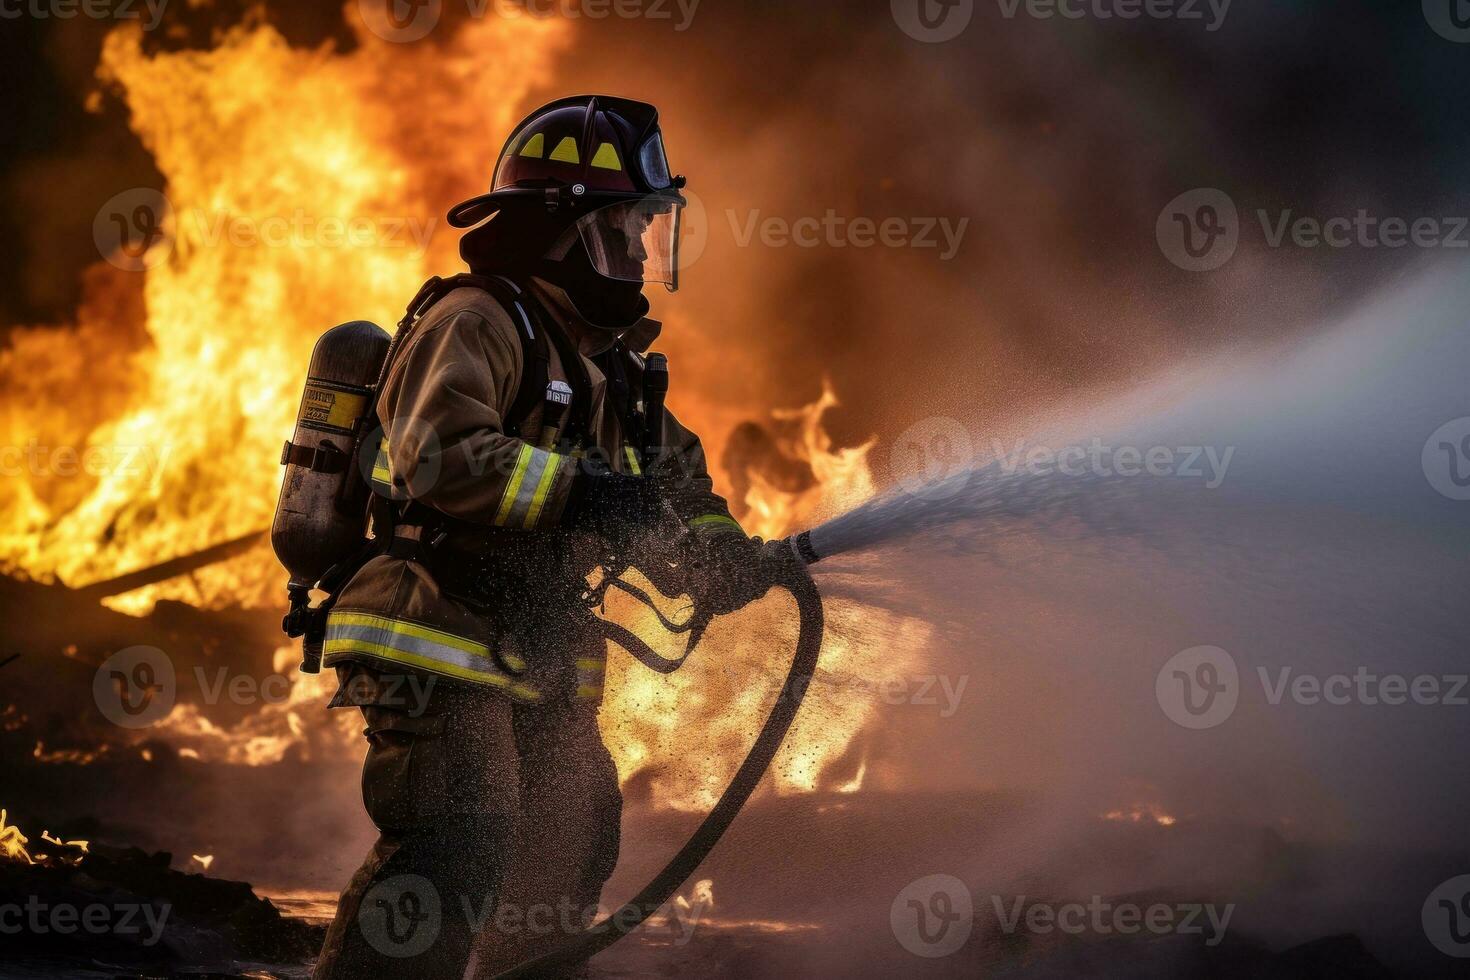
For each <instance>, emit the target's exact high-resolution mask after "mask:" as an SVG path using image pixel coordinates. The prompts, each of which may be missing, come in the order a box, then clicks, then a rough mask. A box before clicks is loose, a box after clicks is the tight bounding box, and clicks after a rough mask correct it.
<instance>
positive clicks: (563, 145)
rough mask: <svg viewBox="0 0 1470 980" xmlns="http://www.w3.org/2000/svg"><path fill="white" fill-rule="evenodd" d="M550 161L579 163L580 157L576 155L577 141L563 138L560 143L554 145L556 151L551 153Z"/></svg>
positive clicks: (568, 137)
mask: <svg viewBox="0 0 1470 980" xmlns="http://www.w3.org/2000/svg"><path fill="white" fill-rule="evenodd" d="M551 159H553V160H560V161H561V162H562V163H581V162H582V157H581V155H580V154H578V153H577V141H576V140H574V139H572V137H570V136H563V137H562V138H561V142H560V143H558V144H556V149H554V150H552V151H551Z"/></svg>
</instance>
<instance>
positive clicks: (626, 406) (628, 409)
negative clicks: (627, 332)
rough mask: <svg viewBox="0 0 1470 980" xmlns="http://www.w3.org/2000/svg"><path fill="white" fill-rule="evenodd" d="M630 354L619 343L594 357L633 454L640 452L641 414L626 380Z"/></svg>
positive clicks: (641, 441) (641, 436)
mask: <svg viewBox="0 0 1470 980" xmlns="http://www.w3.org/2000/svg"><path fill="white" fill-rule="evenodd" d="M629 356H630V352H629V351H628V349H627V348H626V347H624V346H623V344H622V342H621V341H619V342H618V343H616V344H613V345H612V346H611V347H609V348H608V349H607V350H605V351H603V352H602V353H601V354H598V355H597V357H596V363H597V366H598V367H600V368H601V369H602V373H603V374H605V375H607V385H608V394H609V396H610V397H611V399H612V404H613V408H614V410H616V411H617V413H618V420H619V421H620V422H621V423H622V427H623V438H624V440H625V441H626V442H627V443H628V445H629V446H632V447H633V449H634V451H635V452H642V447H643V441H644V440H643V436H644V431H643V414H642V413H641V412H639V411H638V399H637V398H636V397H635V396H634V394H633V386H632V383H631V382H630V381H629V380H628V364H627V358H628V357H629Z"/></svg>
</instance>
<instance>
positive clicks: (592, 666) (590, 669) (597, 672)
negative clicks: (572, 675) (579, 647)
mask: <svg viewBox="0 0 1470 980" xmlns="http://www.w3.org/2000/svg"><path fill="white" fill-rule="evenodd" d="M606 668H607V664H606V663H604V662H603V661H601V660H597V659H594V658H592V657H579V658H578V659H577V697H579V698H600V697H602V672H603V671H604V670H605V669H606Z"/></svg>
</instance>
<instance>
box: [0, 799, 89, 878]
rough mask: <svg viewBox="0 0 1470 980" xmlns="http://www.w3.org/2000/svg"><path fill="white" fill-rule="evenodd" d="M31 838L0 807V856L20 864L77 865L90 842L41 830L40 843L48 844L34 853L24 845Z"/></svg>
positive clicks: (84, 855)
mask: <svg viewBox="0 0 1470 980" xmlns="http://www.w3.org/2000/svg"><path fill="white" fill-rule="evenodd" d="M30 842H31V839H30V838H29V837H27V836H26V835H25V834H23V833H21V830H20V828H19V827H15V826H12V825H11V824H10V814H9V813H8V812H7V811H6V810H5V809H3V808H0V857H4V858H5V859H6V860H9V861H19V862H20V863H22V864H43V865H58V864H70V865H77V864H81V863H82V858H84V857H86V855H87V850H88V848H89V846H90V842H88V841H84V840H62V839H61V838H59V837H53V836H52V835H51V834H50V833H48V832H47V831H44V830H43V831H41V843H43V844H49V845H50V847H49V848H48V849H47V850H46V851H42V850H40V849H39V848H38V849H37V850H36V851H35V853H34V854H33V853H31V851H30V850H29V849H28V848H27V847H26V845H27V844H29V843H30Z"/></svg>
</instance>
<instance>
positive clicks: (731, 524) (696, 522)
mask: <svg viewBox="0 0 1470 980" xmlns="http://www.w3.org/2000/svg"><path fill="white" fill-rule="evenodd" d="M689 526H690V527H691V528H693V529H694V530H696V531H706V530H709V531H739V532H740V533H741V534H744V533H745V528H743V527H741V526H740V522H739V521H737V520H735V518H733V517H729V516H727V515H725V514H701V515H700V516H698V517H696V518H694V519H693V520H692V521H690V522H689Z"/></svg>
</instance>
